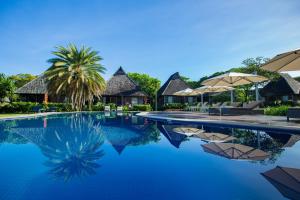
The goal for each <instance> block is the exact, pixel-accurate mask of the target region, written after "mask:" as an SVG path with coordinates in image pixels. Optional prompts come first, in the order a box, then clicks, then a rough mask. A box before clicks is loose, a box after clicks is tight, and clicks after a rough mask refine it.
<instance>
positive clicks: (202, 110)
mask: <svg viewBox="0 0 300 200" xmlns="http://www.w3.org/2000/svg"><path fill="white" fill-rule="evenodd" d="M208 108H209V107H208V102H204V103H203V104H202V105H201V108H200V112H208Z"/></svg>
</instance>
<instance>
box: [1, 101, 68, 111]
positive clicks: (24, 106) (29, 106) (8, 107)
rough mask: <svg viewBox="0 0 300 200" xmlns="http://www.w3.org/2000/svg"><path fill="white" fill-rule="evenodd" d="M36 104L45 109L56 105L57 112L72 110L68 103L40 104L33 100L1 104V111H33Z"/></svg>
mask: <svg viewBox="0 0 300 200" xmlns="http://www.w3.org/2000/svg"><path fill="white" fill-rule="evenodd" d="M35 106H40V107H41V108H43V109H45V110H47V109H48V108H50V107H55V108H56V111H57V112H69V111H72V106H71V104H67V103H48V104H39V103H33V102H12V103H3V104H0V113H32V112H33V107H35Z"/></svg>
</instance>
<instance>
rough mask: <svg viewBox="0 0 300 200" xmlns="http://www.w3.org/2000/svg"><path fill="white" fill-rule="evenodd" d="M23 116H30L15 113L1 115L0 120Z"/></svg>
mask: <svg viewBox="0 0 300 200" xmlns="http://www.w3.org/2000/svg"><path fill="white" fill-rule="evenodd" d="M21 115H28V114H15V113H9V114H0V119H1V118H6V117H17V116H21Z"/></svg>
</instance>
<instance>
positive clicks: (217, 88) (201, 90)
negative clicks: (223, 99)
mask: <svg viewBox="0 0 300 200" xmlns="http://www.w3.org/2000/svg"><path fill="white" fill-rule="evenodd" d="M233 90H234V88H233V87H228V86H202V87H199V88H196V89H195V90H194V91H193V94H201V103H202V105H203V94H204V93H217V92H226V91H231V93H232V91H233ZM231 101H233V95H231Z"/></svg>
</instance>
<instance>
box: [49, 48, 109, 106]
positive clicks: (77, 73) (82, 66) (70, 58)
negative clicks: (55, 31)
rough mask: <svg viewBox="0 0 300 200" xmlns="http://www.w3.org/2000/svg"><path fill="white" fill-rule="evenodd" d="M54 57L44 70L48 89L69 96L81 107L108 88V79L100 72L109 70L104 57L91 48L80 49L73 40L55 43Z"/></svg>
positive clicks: (72, 102) (69, 99)
mask: <svg viewBox="0 0 300 200" xmlns="http://www.w3.org/2000/svg"><path fill="white" fill-rule="evenodd" d="M52 53H53V55H55V56H56V57H55V58H52V59H49V60H48V62H49V63H51V67H50V68H49V69H48V70H47V71H46V72H45V73H44V76H45V79H46V81H47V82H48V93H49V94H50V95H53V96H57V97H59V98H62V97H66V100H67V101H68V102H70V103H71V104H72V108H73V109H76V110H82V107H83V106H84V105H85V103H88V104H89V106H91V104H92V103H93V101H94V98H95V97H97V98H99V97H100V96H101V94H102V93H103V91H104V90H105V80H104V79H103V77H102V76H101V74H103V73H104V71H105V70H106V69H105V68H104V67H103V66H102V65H101V64H100V61H101V60H102V58H101V57H100V56H99V55H98V52H97V51H93V50H92V49H91V48H86V47H84V46H83V47H81V48H80V49H78V48H77V47H76V46H75V45H73V44H70V45H68V46H67V47H63V46H59V47H56V51H54V52H52Z"/></svg>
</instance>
